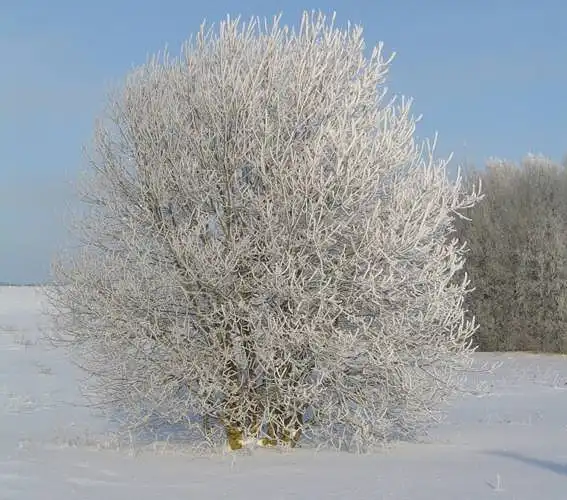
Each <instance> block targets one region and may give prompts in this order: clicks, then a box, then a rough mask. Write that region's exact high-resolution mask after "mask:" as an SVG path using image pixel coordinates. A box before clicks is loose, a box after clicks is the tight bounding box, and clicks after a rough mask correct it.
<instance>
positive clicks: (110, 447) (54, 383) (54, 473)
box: [0, 287, 567, 500]
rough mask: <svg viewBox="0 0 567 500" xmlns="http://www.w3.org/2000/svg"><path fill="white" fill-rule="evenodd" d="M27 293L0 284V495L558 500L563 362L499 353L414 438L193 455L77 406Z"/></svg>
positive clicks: (565, 398)
mask: <svg viewBox="0 0 567 500" xmlns="http://www.w3.org/2000/svg"><path fill="white" fill-rule="evenodd" d="M41 302H42V296H41V293H40V290H39V289H35V288H30V287H0V499H29V500H31V499H33V500H35V499H37V500H49V499H54V500H55V499H57V500H61V499H67V498H69V499H75V498H76V499H104V500H113V499H120V500H122V499H124V498H131V499H136V500H145V499H148V500H149V499H151V500H154V499H156V498H160V499H163V500H169V499H171V500H174V499H184V500H189V499H191V500H192V499H216V498H230V499H232V500H239V499H246V500H254V499H283V498H295V499H298V498H305V499H325V498H340V499H396V500H402V499H408V500H421V499H431V500H447V499H451V500H467V499H471V500H472V499H474V500H479V499H484V498H488V499H491V498H496V499H517V500H520V499H526V500H539V499H541V500H553V499H562V500H564V499H567V427H566V424H567V358H565V357H563V356H545V355H529V354H511V355H508V354H505V355H478V359H479V361H486V360H489V361H491V362H492V361H500V362H501V363H502V364H501V366H500V367H499V368H497V369H496V370H495V371H494V373H492V374H483V375H480V378H482V379H483V380H485V381H486V382H487V384H488V386H489V392H488V394H483V395H476V396H474V395H468V396H464V397H463V398H461V399H459V400H458V401H456V402H455V403H454V404H453V405H452V407H451V408H450V409H449V413H448V418H447V421H446V422H444V423H443V424H442V425H440V426H438V427H437V428H435V429H433V431H432V433H431V435H430V436H429V437H428V438H426V439H424V442H421V443H412V444H407V443H404V444H397V445H393V446H392V447H390V448H389V449H388V450H385V451H384V452H383V453H379V454H374V455H366V456H355V455H350V454H346V453H341V454H339V453H332V452H319V453H315V452H313V451H310V450H301V449H297V450H295V451H293V452H291V453H282V452H277V451H273V450H271V451H270V450H259V451H254V452H252V454H250V455H234V454H229V453H226V454H222V455H220V456H215V457H210V456H209V457H203V456H198V455H196V454H191V453H190V452H189V451H188V450H186V449H183V448H181V447H179V446H176V445H174V444H173V443H167V442H155V443H154V444H152V445H148V446H146V447H144V448H143V449H138V448H137V449H136V450H134V449H133V448H132V447H128V446H126V447H122V448H120V447H117V446H115V445H114V444H113V441H112V440H111V439H109V438H108V435H107V434H106V430H107V428H106V427H105V422H104V421H102V419H99V418H97V417H96V416H94V415H92V414H91V413H90V412H89V410H87V409H86V408H84V407H83V406H81V398H80V396H79V393H78V390H77V383H76V380H77V376H78V374H77V372H76V371H75V368H74V367H73V366H71V365H70V363H69V362H68V361H67V360H66V358H65V355H64V353H63V352H61V351H59V350H53V349H52V348H51V347H49V346H48V345H47V343H46V342H45V341H42V338H41V333H40V331H41V324H42V321H43V320H42V317H41V313H40V311H41Z"/></svg>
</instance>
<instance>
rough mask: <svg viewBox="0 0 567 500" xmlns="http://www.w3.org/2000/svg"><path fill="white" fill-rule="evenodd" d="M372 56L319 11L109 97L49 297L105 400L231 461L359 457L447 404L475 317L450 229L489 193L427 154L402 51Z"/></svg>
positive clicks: (235, 29)
mask: <svg viewBox="0 0 567 500" xmlns="http://www.w3.org/2000/svg"><path fill="white" fill-rule="evenodd" d="M364 50H365V47H364V43H363V38H362V30H361V29H360V28H358V27H355V28H352V27H350V25H349V27H348V28H347V29H343V30H341V29H339V28H337V27H336V26H335V24H334V17H333V19H332V20H331V21H329V20H328V19H326V18H325V16H324V15H322V14H320V13H311V14H309V13H305V14H304V15H303V18H302V21H301V25H300V28H299V30H298V31H295V30H292V29H289V28H288V27H282V26H280V21H279V18H275V19H274V21H273V23H272V24H268V23H267V22H266V23H265V24H264V23H261V22H260V21H259V20H258V19H253V20H252V21H250V23H248V24H241V23H240V21H238V20H236V21H235V20H230V19H228V20H227V21H225V22H223V23H221V24H220V29H219V30H218V32H215V31H212V30H208V29H205V28H204V27H203V28H201V31H200V32H199V34H198V35H197V36H196V38H195V39H194V40H192V41H190V42H188V44H187V45H186V46H185V47H184V50H183V51H182V54H181V55H180V56H179V57H178V58H170V57H169V56H167V55H162V56H159V57H155V58H152V59H151V60H150V61H149V62H148V63H147V64H145V65H144V66H143V67H141V68H139V69H137V70H136V71H134V72H133V73H132V74H130V75H129V76H128V78H127V79H126V81H125V83H124V84H123V85H122V86H121V87H120V88H119V89H118V90H117V91H116V92H115V93H114V94H113V95H112V96H111V98H110V102H109V105H108V107H107V113H106V114H105V115H104V117H103V119H102V120H101V121H100V123H99V124H98V126H97V128H96V134H95V137H94V143H93V146H92V148H91V150H90V153H89V160H90V162H89V164H90V169H89V172H90V174H91V175H90V176H89V177H88V180H87V182H86V184H85V186H86V188H85V191H84V194H85V201H86V206H87V207H88V210H87V213H86V215H85V216H84V218H83V219H82V220H81V221H80V224H79V226H80V227H81V228H82V231H81V238H82V239H81V241H82V242H83V244H82V247H81V249H80V251H78V252H75V253H73V254H72V255H71V256H69V257H68V258H65V259H61V260H60V262H59V264H58V265H57V266H56V268H55V269H56V271H55V272H56V274H55V276H56V282H57V283H58V284H59V285H60V286H56V287H54V288H53V293H52V297H51V299H52V304H53V305H54V306H55V311H56V313H54V319H55V320H56V326H57V331H58V334H59V338H60V339H61V340H67V341H68V342H69V343H70V345H71V347H72V348H73V352H75V353H77V354H78V355H79V356H80V357H79V359H80V361H81V363H82V365H83V367H84V368H85V369H86V370H87V373H88V374H89V375H92V377H91V378H90V381H91V382H93V383H94V386H93V387H92V389H93V392H92V394H93V395H94V397H95V399H96V401H97V402H98V404H100V405H101V406H102V407H104V408H112V409H114V410H120V411H121V412H122V413H123V414H124V415H126V416H127V417H128V423H129V424H130V425H135V424H136V423H140V422H142V423H143V422H147V420H148V417H150V416H156V415H157V416H158V417H159V418H161V419H163V420H165V421H167V422H171V423H183V424H184V425H186V426H192V425H202V424H205V425H204V427H205V428H206V429H207V430H208V431H209V432H213V431H214V429H224V432H226V436H227V439H228V442H229V444H230V447H231V448H232V449H237V448H240V447H242V446H244V444H245V442H248V440H249V439H254V440H256V442H259V443H262V444H273V445H275V444H287V445H292V446H293V445H295V444H296V443H297V441H298V440H299V439H300V437H303V438H304V441H305V442H306V443H309V442H317V443H319V444H321V443H323V444H325V445H330V446H336V447H342V446H346V447H349V448H350V449H359V450H360V449H368V448H369V447H372V446H373V445H375V444H378V443H381V442H383V440H385V439H388V438H391V437H392V436H394V435H396V436H408V435H412V434H413V433H415V432H416V431H418V430H420V429H421V428H422V426H423V425H425V424H427V423H429V422H430V421H431V418H432V417H433V416H434V415H436V413H437V410H438V408H439V404H440V403H441V402H443V401H445V400H446V398H447V397H448V396H449V395H450V394H452V393H453V391H454V389H455V387H456V384H457V383H458V380H459V378H460V374H461V373H462V369H463V368H467V366H469V363H470V359H471V357H470V353H471V345H470V338H471V336H472V335H473V333H474V330H475V326H474V324H473V322H469V321H466V320H465V317H464V310H463V299H464V296H465V295H466V293H467V291H468V283H467V281H466V280H464V281H462V282H460V283H458V284H455V283H454V280H452V278H453V276H454V274H455V272H457V271H458V270H459V269H460V268H461V267H462V265H463V260H464V253H465V249H464V248H463V247H462V246H460V245H458V244H457V241H456V240H454V239H451V237H450V234H451V232H452V231H453V225H454V224H453V223H454V219H455V217H458V216H459V211H460V210H461V209H464V208H466V207H470V206H472V205H474V203H475V202H476V200H477V198H478V193H477V192H476V190H473V192H465V190H464V188H463V187H462V186H461V184H460V181H457V182H456V183H453V182H450V181H449V179H448V177H447V175H446V164H447V162H446V161H444V160H437V159H436V158H435V157H434V147H430V146H429V145H428V143H426V144H418V143H416V142H415V140H414V131H415V124H416V120H415V119H414V118H413V117H412V115H411V111H410V102H409V101H406V100H403V99H390V98H388V97H387V94H386V89H385V87H384V82H385V78H386V76H387V72H388V68H389V65H390V61H391V58H384V57H383V54H382V46H381V45H379V46H377V47H376V48H374V50H373V51H372V53H371V55H370V56H369V57H367V56H365V53H364Z"/></svg>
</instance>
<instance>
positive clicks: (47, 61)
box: [0, 0, 567, 284]
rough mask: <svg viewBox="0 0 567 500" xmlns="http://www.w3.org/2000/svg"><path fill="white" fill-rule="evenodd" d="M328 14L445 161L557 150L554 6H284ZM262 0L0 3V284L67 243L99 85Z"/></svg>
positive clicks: (560, 95)
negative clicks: (358, 37)
mask: <svg viewBox="0 0 567 500" xmlns="http://www.w3.org/2000/svg"><path fill="white" fill-rule="evenodd" d="M304 9H307V10H312V9H315V10H319V9H321V10H323V11H325V12H327V13H329V14H330V13H332V12H333V11H336V12H337V22H338V24H339V25H340V26H344V25H345V24H346V22H347V21H348V20H350V21H351V22H353V23H355V24H362V25H363V27H364V33H365V35H364V36H365V40H366V43H367V46H368V48H369V49H370V48H371V47H372V46H374V45H376V44H377V43H378V42H380V41H383V42H384V44H385V52H386V53H387V54H389V53H391V52H393V51H395V52H396V53H397V56H396V58H395V60H394V62H393V65H392V67H391V75H390V79H389V82H388V86H389V88H390V89H391V91H392V92H393V93H396V94H403V95H406V96H409V97H413V98H414V99H415V104H414V113H415V114H423V120H422V122H421V124H420V125H419V128H418V133H419V135H420V137H432V136H433V134H434V133H435V132H438V133H439V142H438V144H439V147H438V153H439V154H440V155H441V156H445V155H447V154H449V153H450V152H454V154H455V156H454V160H453V164H452V165H453V166H455V167H456V165H457V164H458V163H462V162H465V161H466V162H470V163H474V164H476V165H482V164H483V163H484V161H485V160H486V159H487V158H489V157H493V156H497V157H504V158H508V159H511V160H514V161H518V160H520V159H521V158H522V157H523V156H524V155H525V154H526V153H529V152H532V153H541V154H544V155H546V156H549V157H551V158H552V159H554V160H556V161H560V160H561V159H562V157H563V155H564V154H565V153H566V152H567V148H566V147H565V143H566V139H567V102H566V100H565V98H564V92H565V88H567V86H566V84H567V67H566V65H565V62H566V61H567V33H566V32H565V29H564V27H565V25H566V21H567V4H565V3H564V2H560V1H559V0H547V1H546V2H539V3H538V2H534V1H533V0H501V1H499V2H491V1H488V0H481V1H476V2H454V1H450V0H437V1H436V2H423V1H419V0H411V1H410V0H400V1H397V2H386V1H351V2H349V3H348V5H347V4H346V2H338V1H335V2H320V3H312V2H311V3H300V2H298V1H296V0H293V1H289V2H287V3H286V7H285V10H284V11H283V22H284V23H286V24H294V25H297V23H298V21H299V19H300V14H301V11H302V10H304ZM281 10H282V4H281V3H280V2H275V1H270V0H268V1H262V2H260V1H259V0H258V1H242V2H238V3H235V2H229V1H218V2H214V3H213V2H197V3H194V2H183V1H180V0H179V1H176V0H163V1H162V2H160V3H159V4H158V3H157V2H152V3H150V2H148V3H144V2H135V1H133V0H123V1H121V2H111V1H110V0H100V1H97V2H71V1H70V0H68V1H63V0H59V1H58V0H53V1H51V2H43V1H40V0H29V1H27V2H25V3H24V2H21V1H16V0H13V1H10V0H7V1H4V2H2V3H1V4H0V55H1V56H2V61H3V70H2V76H1V78H0V152H1V154H2V159H1V163H0V282H9V283H14V284H24V283H38V282H45V281H47V280H48V279H49V267H50V262H51V260H52V258H53V256H54V253H55V252H56V251H57V250H58V249H60V248H62V247H64V246H65V243H66V241H67V236H66V234H67V233H66V230H65V227H66V222H65V211H66V209H67V208H68V207H72V206H75V203H76V202H75V201H74V200H75V199H74V196H73V194H72V193H73V189H72V184H73V182H75V181H76V179H77V175H78V173H79V170H80V168H82V167H83V166H84V162H83V155H82V147H83V146H84V145H87V144H88V141H89V140H90V134H91V132H92V127H93V122H94V120H95V118H96V116H97V114H98V113H99V112H100V110H101V108H102V105H103V103H104V98H105V91H106V89H107V88H108V85H109V84H111V83H115V82H119V81H120V79H121V78H122V77H124V76H125V75H126V74H127V73H128V71H130V70H131V69H132V68H133V67H134V66H137V65H140V64H142V63H144V62H145V60H146V58H147V56H148V55H149V54H153V53H155V52H157V51H160V50H162V49H163V48H164V47H165V46H166V45H167V46H168V47H169V48H170V51H171V52H173V53H177V52H178V49H179V47H180V45H181V44H182V42H183V41H184V40H186V39H187V38H188V37H189V36H190V35H191V34H193V33H195V32H196V31H197V30H198V28H199V25H200V24H201V22H202V21H203V19H206V20H207V22H215V23H216V22H218V21H219V20H222V19H224V18H225V17H226V15H227V14H230V15H231V16H235V15H238V14H242V17H243V19H244V20H248V18H249V17H250V16H252V15H259V16H261V17H265V16H268V17H272V16H273V15H274V14H277V13H278V12H280V11H281Z"/></svg>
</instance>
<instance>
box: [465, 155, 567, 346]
mask: <svg viewBox="0 0 567 500" xmlns="http://www.w3.org/2000/svg"><path fill="white" fill-rule="evenodd" d="M479 179H480V180H481V181H482V184H483V186H484V191H485V200H484V201H483V202H482V203H480V204H478V205H477V206H475V207H474V208H471V209H468V210H467V211H466V213H467V216H468V217H470V218H471V220H472V222H471V223H470V224H459V235H460V237H461V238H462V239H464V240H466V241H468V243H469V247H470V253H469V254H468V256H467V262H466V264H465V267H464V269H465V270H466V272H467V273H468V275H469V277H470V279H471V282H472V285H473V286H474V287H475V291H474V292H473V293H471V294H469V295H468V296H467V299H466V307H467V309H469V310H470V311H471V313H472V314H474V315H475V317H476V318H478V320H479V329H478V331H477V333H476V335H475V340H476V342H477V343H478V345H479V347H480V349H481V350H485V351H501V350H508V351H511V350H531V351H547V352H567V336H566V334H565V332H566V331H567V287H566V283H567V232H566V230H567V172H566V171H565V168H564V167H562V166H560V165H558V164H554V163H553V162H551V161H550V160H549V159H546V158H544V157H541V156H528V157H526V158H525V159H524V160H523V161H522V163H521V165H519V166H518V165H514V164H513V163H509V162H505V161H499V160H495V161H492V162H490V163H489V164H488V165H487V167H486V170H484V171H475V170H473V171H471V172H470V173H469V174H468V175H467V181H468V182H469V183H471V184H476V183H477V182H478V181H479Z"/></svg>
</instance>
